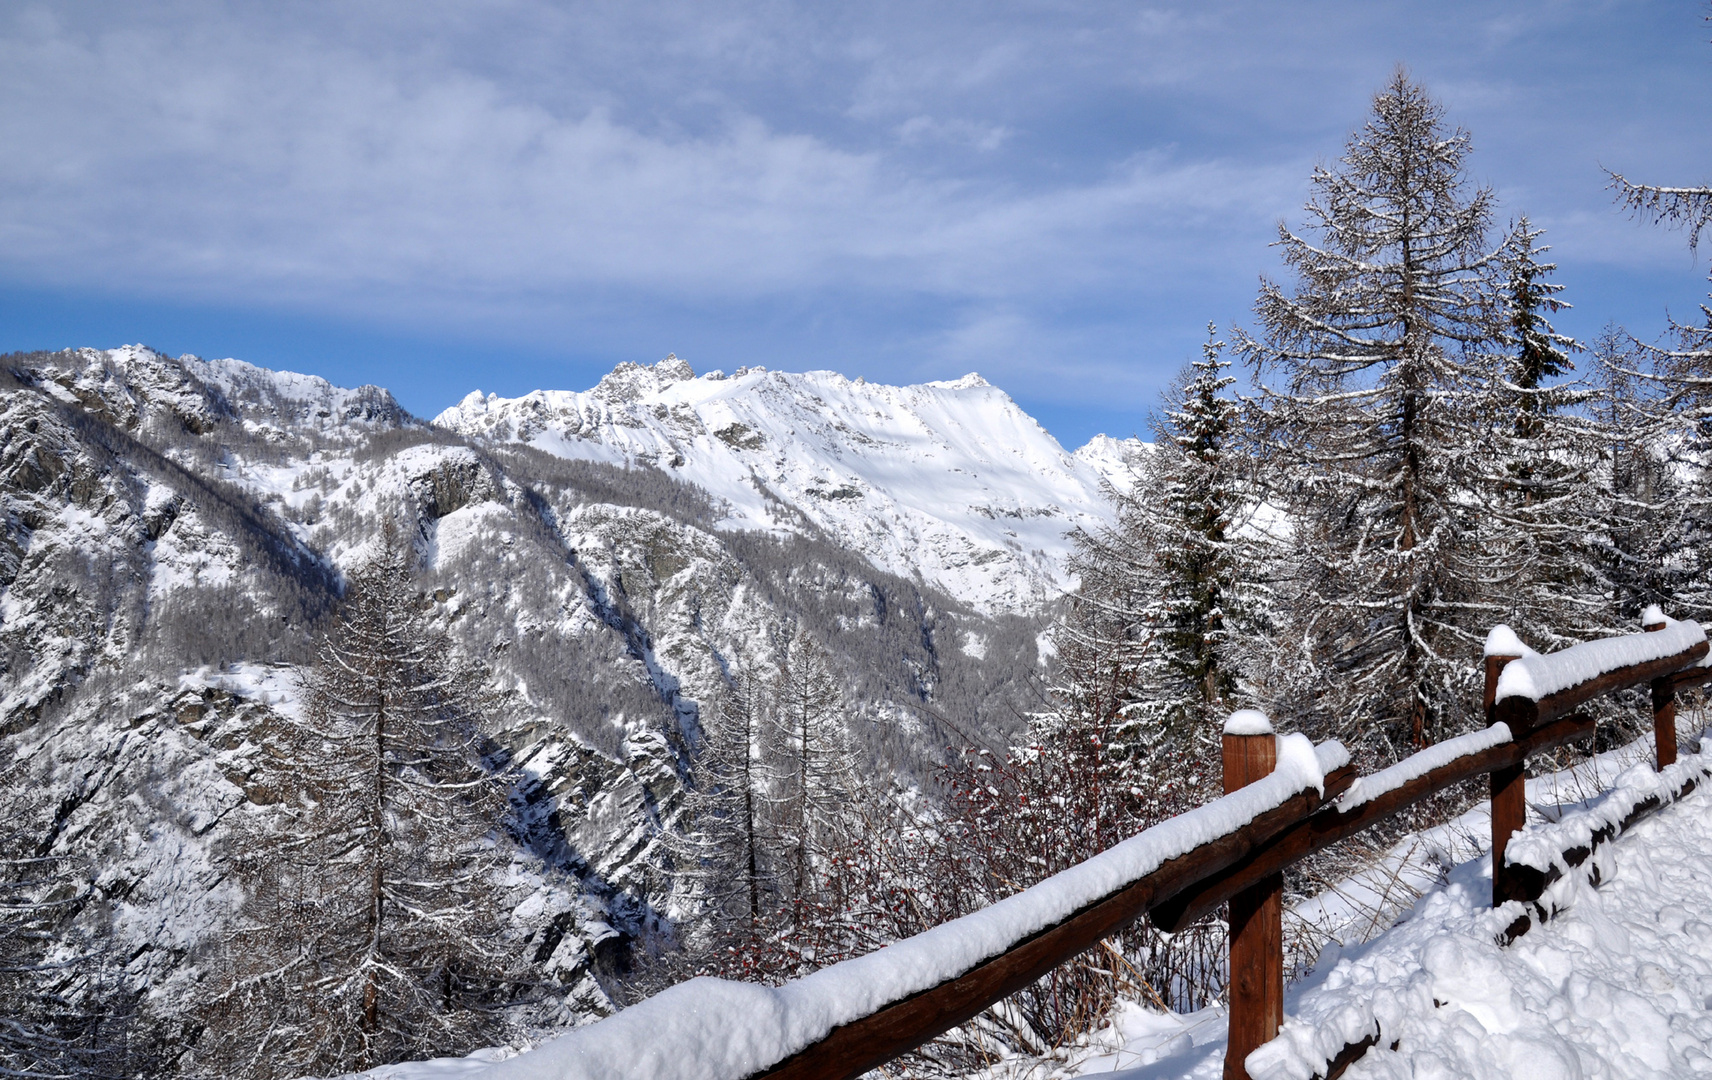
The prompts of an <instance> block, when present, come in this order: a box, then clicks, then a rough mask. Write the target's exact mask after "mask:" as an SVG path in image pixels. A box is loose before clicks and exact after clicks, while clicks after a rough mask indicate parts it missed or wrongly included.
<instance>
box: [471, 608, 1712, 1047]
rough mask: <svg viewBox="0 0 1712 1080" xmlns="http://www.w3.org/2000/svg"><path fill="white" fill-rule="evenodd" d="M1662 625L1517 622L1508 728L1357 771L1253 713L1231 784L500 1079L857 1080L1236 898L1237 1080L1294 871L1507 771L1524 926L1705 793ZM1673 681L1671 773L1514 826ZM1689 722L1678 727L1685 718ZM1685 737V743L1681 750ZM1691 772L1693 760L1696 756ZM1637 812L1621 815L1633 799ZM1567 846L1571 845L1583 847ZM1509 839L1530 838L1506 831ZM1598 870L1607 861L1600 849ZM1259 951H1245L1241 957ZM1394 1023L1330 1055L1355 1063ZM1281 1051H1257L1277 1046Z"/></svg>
mask: <svg viewBox="0 0 1712 1080" xmlns="http://www.w3.org/2000/svg"><path fill="white" fill-rule="evenodd" d="M1644 621H1645V623H1646V624H1647V632H1643V633H1640V634H1630V635H1625V636H1622V637H1617V638H1610V639H1606V640H1604V641H1595V642H1589V643H1587V644H1584V645H1577V646H1574V647H1572V648H1569V649H1565V650H1562V651H1561V652H1558V653H1553V654H1550V655H1544V656H1542V655H1540V654H1538V653H1535V652H1533V651H1532V650H1529V649H1528V648H1527V647H1526V646H1525V645H1523V644H1522V643H1521V641H1520V640H1519V639H1518V638H1517V637H1516V635H1515V634H1513V633H1511V632H1510V630H1509V629H1508V628H1506V627H1498V628H1496V629H1494V631H1493V633H1492V635H1491V636H1490V637H1489V638H1488V640H1487V647H1486V657H1485V665H1486V707H1487V713H1488V720H1489V722H1490V726H1489V727H1488V728H1486V729H1484V730H1482V731H1478V732H1474V733H1472V734H1469V735H1465V736H1462V737H1461V738H1458V739H1453V740H1450V741H1448V742H1445V743H1442V744H1440V745H1438V746H1433V747H1428V748H1427V749H1425V750H1423V751H1421V752H1420V753H1418V754H1415V755H1413V756H1411V757H1409V758H1407V759H1405V760H1404V761H1401V762H1399V763H1397V764H1396V765H1394V766H1392V767H1390V768H1388V769H1384V770H1381V771H1380V772H1377V773H1374V774H1372V775H1369V776H1365V777H1361V778H1359V779H1357V778H1356V777H1355V776H1354V775H1353V770H1352V769H1351V767H1350V766H1349V764H1348V760H1349V755H1348V754H1347V752H1346V751H1345V750H1344V748H1343V747H1342V746H1341V745H1340V744H1338V743H1335V742H1333V743H1324V744H1321V745H1319V746H1314V745H1312V744H1311V743H1309V741H1308V740H1307V738H1306V737H1304V736H1301V735H1284V736H1274V735H1273V734H1271V733H1270V726H1269V724H1267V723H1266V722H1265V718H1264V717H1260V716H1257V715H1256V714H1252V713H1246V712H1245V713H1243V714H1239V715H1237V716H1233V717H1232V722H1231V723H1230V724H1229V725H1227V727H1226V732H1225V737H1224V762H1225V784H1226V792H1227V793H1226V794H1225V795H1224V797H1222V798H1220V799H1216V800H1214V801H1213V802H1210V803H1208V804H1207V805H1205V806H1202V807H1198V808H1197V809H1195V810H1192V811H1189V812H1188V813H1186V814H1182V815H1179V816H1177V817H1174V818H1171V819H1169V820H1167V821H1164V822H1161V823H1160V824H1158V825H1156V826H1154V827H1153V828H1150V829H1148V830H1146V831H1144V832H1142V833H1139V834H1137V835H1136V836H1133V837H1130V838H1129V839H1128V840H1125V841H1123V842H1122V843H1119V844H1117V845H1116V846H1114V847H1112V848H1111V849H1109V850H1107V851H1105V852H1102V853H1101V854H1099V855H1096V856H1095V857H1093V858H1092V859H1089V860H1087V861H1086V862H1083V863H1080V864H1078V865H1077V866H1074V867H1072V868H1070V869H1069V870H1066V871H1064V872H1063V873H1060V874H1058V875H1055V876H1054V877H1051V878H1048V879H1047V880H1045V881H1043V882H1041V883H1039V884H1038V885H1035V886H1033V887H1032V888H1029V889H1025V890H1023V891H1022V892H1019V893H1017V894H1016V895H1014V896H1011V897H1007V898H1006V899H1004V900H1001V901H999V902H998V903H996V904H993V905H991V906H990V907H988V908H985V909H983V910H981V911H978V912H975V913H973V914H971V915H967V916H964V917H963V918H961V919H957V920H954V921H952V922H948V923H945V924H943V925H941V926H937V927H934V928H933V929H931V930H928V931H926V932H924V933H922V934H918V935H916V936H915V937H912V938H908V939H906V940H904V941H899V942H895V943H893V944H891V945H888V946H886V947H885V948H883V949H879V950H877V951H875V952H873V953H870V954H868V955H866V956H861V957H857V958H855V959H852V960H847V961H844V962H843V963H839V964H834V965H832V966H830V967H827V968H823V969H821V970H820V971H817V972H814V973H813V974H811V975H808V976H806V977H804V978H801V979H797V980H794V981H792V982H790V983H787V984H785V985H784V986H780V987H768V986H761V985H757V984H752V983H737V982H729V981H726V980H721V979H711V978H698V979H692V980H690V981H688V982H685V983H681V984H679V985H677V986H674V987H671V988H670V989H667V990H665V991H663V992H661V993H659V994H657V995H655V996H654V997H652V998H649V999H648V1000H646V1001H643V1002H641V1003H639V1004H637V1005H633V1006H631V1007H630V1008H627V1009H625V1010H623V1011H621V1012H619V1013H618V1014H616V1015H614V1016H612V1017H610V1018H608V1019H606V1020H603V1021H601V1022H599V1023H597V1024H593V1025H590V1026H588V1027H584V1028H579V1029H577V1030H575V1031H572V1032H569V1033H567V1034H565V1035H562V1036H560V1037H559V1038H557V1039H555V1040H553V1041H552V1042H549V1043H546V1044H545V1045H543V1046H541V1047H539V1048H538V1049H536V1050H533V1051H530V1052H528V1053H525V1054H521V1055H519V1056H517V1057H515V1058H512V1059H510V1060H509V1061H505V1062H501V1063H498V1064H496V1065H494V1066H493V1067H492V1068H491V1069H489V1070H486V1071H484V1073H483V1076H484V1077H489V1078H491V1080H610V1078H620V1077H644V1076H645V1077H651V1078H661V1080H761V1078H765V1080H795V1078H803V1080H807V1078H816V1080H823V1078H824V1080H848V1078H854V1077H856V1076H859V1075H861V1074H862V1073H864V1072H866V1071H868V1070H869V1069H872V1068H874V1067H875V1066H877V1065H880V1064H883V1063H884V1062H886V1061H889V1060H891V1059H892V1058H894V1057H897V1056H898V1055H900V1054H903V1053H906V1052H908V1051H909V1050H912V1049H915V1048H916V1047H918V1046H921V1045H922V1044H924V1043H926V1042H928V1041H929V1040H931V1039H933V1038H935V1037H936V1036H938V1035H940V1034H943V1033H944V1032H946V1031H948V1030H950V1029H951V1028H953V1027H956V1026H957V1025H958V1024H960V1023H963V1022H964V1021H966V1020H968V1019H970V1018H971V1017H973V1016H975V1015H976V1014H977V1013H979V1012H980V1011H981V1010H982V1009H985V1008H987V1007H988V1006H990V1005H992V1004H994V1003H995V1002H997V1001H999V1000H1001V999H1003V998H1004V997H1006V996H1008V995H1010V994H1012V993H1015V992H1016V991H1017V990H1020V989H1022V988H1023V987H1025V986H1027V985H1029V984H1030V983H1032V982H1034V981H1035V980H1036V979H1038V978H1040V977H1041V976H1042V975H1044V974H1046V973H1047V972H1048V971H1050V970H1051V969H1052V968H1054V967H1056V966H1057V965H1059V964H1061V963H1064V962H1065V961H1067V960H1070V959H1072V958H1073V957H1075V956H1076V955H1078V954H1079V953H1081V952H1083V951H1085V950H1086V949H1088V948H1090V947H1092V946H1093V945H1095V944H1096V943H1097V942H1098V941H1100V939H1102V938H1105V937H1108V936H1110V935H1111V934H1113V933H1115V932H1117V931H1118V930H1120V929H1122V928H1123V927H1124V926H1126V925H1128V924H1130V923H1132V922H1134V921H1135V920H1136V919H1138V918H1140V917H1142V916H1143V915H1148V916H1149V917H1150V918H1151V919H1152V921H1153V922H1154V923H1155V924H1156V925H1158V926H1159V927H1161V928H1162V929H1166V930H1175V929H1180V928H1181V927H1183V926H1185V925H1187V924H1188V923H1189V922H1192V921H1194V920H1195V919H1197V918H1199V917H1201V916H1203V915H1205V914H1207V913H1209V912H1211V911H1213V910H1215V909H1217V908H1218V906H1219V905H1220V904H1223V903H1226V902H1229V903H1230V905H1231V913H1232V914H1231V921H1232V932H1231V948H1232V951H1233V962H1232V965H1231V967H1232V981H1231V1009H1230V1011H1231V1038H1230V1042H1229V1045H1228V1048H1227V1056H1226V1071H1225V1075H1226V1076H1227V1077H1246V1076H1247V1075H1248V1072H1247V1070H1246V1067H1245V1064H1244V1063H1245V1061H1246V1060H1247V1057H1248V1055H1249V1053H1250V1052H1252V1051H1254V1050H1256V1049H1257V1048H1258V1047H1260V1046H1261V1045H1262V1044H1264V1043H1266V1042H1267V1041H1268V1040H1271V1039H1272V1038H1273V1037H1274V1036H1275V1035H1276V1034H1277V1032H1278V1030H1279V1025H1280V1023H1281V1021H1282V1002H1283V975H1282V933H1281V928H1280V927H1279V925H1278V919H1279V903H1278V900H1279V890H1280V889H1281V877H1280V874H1281V872H1282V871H1283V870H1284V869H1285V868H1286V867H1288V866H1290V865H1291V864H1293V863H1295V862H1297V861H1299V860H1301V859H1302V858H1304V857H1306V856H1308V855H1310V854H1312V853H1314V852H1316V851H1319V850H1321V849H1322V848H1325V847H1327V846H1329V845H1330V844H1333V843H1336V842H1338V841H1340V840H1343V839H1346V838H1348V837H1349V836H1352V835H1354V834H1355V833H1357V832H1360V831H1361V830H1362V829H1365V828H1368V827H1370V826H1372V825H1374V824H1376V823H1377V822H1379V821H1382V820H1384V819H1385V818H1386V817H1388V816H1390V815H1391V814H1394V813H1396V812H1397V811H1399V810H1402V809H1404V808H1405V807H1407V806H1409V805H1411V804H1413V803H1415V802H1417V801H1419V800H1421V799H1423V798H1426V797H1427V796H1429V795H1432V794H1434V793H1436V792H1439V791H1442V790H1444V789H1445V788H1447V787H1449V786H1451V785H1452V784H1456V783H1459V782H1461V781H1463V780H1467V779H1470V778H1472V777H1475V776H1479V775H1481V774H1482V773H1486V774H1489V775H1490V776H1491V778H1492V831H1493V859H1494V862H1493V875H1492V876H1493V901H1494V906H1500V905H1503V904H1513V905H1516V908H1515V910H1516V912H1517V915H1518V917H1517V920H1516V921H1515V922H1514V923H1512V924H1511V927H1510V931H1509V934H1510V936H1512V937H1513V936H1514V935H1515V934H1518V933H1524V932H1526V930H1527V928H1528V925H1530V922H1531V920H1532V919H1543V918H1546V917H1549V915H1550V913H1551V912H1550V911H1549V910H1548V909H1547V908H1546V907H1545V906H1543V905H1541V904H1539V903H1538V901H1539V900H1540V898H1541V897H1542V896H1544V895H1545V893H1546V890H1547V889H1548V888H1549V887H1550V886H1551V885H1552V883H1553V882H1554V881H1556V880H1558V879H1559V878H1561V877H1562V876H1564V875H1565V874H1566V873H1567V872H1569V871H1570V870H1572V869H1573V868H1575V867H1580V866H1582V865H1583V864H1584V863H1586V862H1587V860H1588V859H1589V857H1590V856H1591V855H1592V854H1593V852H1594V850H1595V849H1596V848H1597V847H1598V846H1599V845H1600V844H1601V843H1602V842H1605V841H1608V840H1610V839H1611V838H1613V837H1614V836H1616V835H1617V834H1618V833H1620V832H1621V831H1623V830H1624V829H1626V828H1627V827H1628V826H1629V825H1632V824H1633V823H1634V821H1636V820H1639V818H1640V817H1642V816H1645V815H1646V814H1648V813H1651V812H1652V811H1654V810H1656V809H1658V808H1659V807H1660V806H1662V805H1665V804H1666V803H1668V802H1670V801H1673V800H1674V799H1675V798H1677V797H1680V796H1681V795H1682V794H1685V793H1686V792H1687V791H1689V790H1692V789H1693V787H1694V785H1695V784H1696V783H1697V782H1698V780H1699V779H1700V777H1701V775H1702V774H1701V772H1700V771H1699V769H1698V763H1696V764H1697V767H1696V768H1695V769H1684V768H1671V765H1672V763H1673V762H1674V761H1675V757H1676V754H1675V710H1674V701H1675V693H1676V691H1677V690H1678V689H1681V688H1683V687H1686V686H1689V685H1699V684H1701V683H1704V682H1707V681H1712V666H1705V663H1704V662H1706V661H1707V660H1708V644H1707V640H1706V635H1705V633H1704V632H1703V631H1702V630H1701V628H1700V626H1699V625H1698V624H1695V623H1692V622H1674V621H1671V620H1668V619H1665V618H1664V617H1663V615H1662V613H1659V612H1657V611H1656V610H1649V611H1648V612H1647V616H1646V618H1645V620H1644ZM1641 684H1650V685H1651V687H1652V696H1653V705H1654V723H1655V730H1656V731H1657V733H1658V734H1657V744H1658V747H1659V763H1658V770H1659V775H1658V777H1657V778H1656V781H1655V782H1652V783H1650V784H1648V783H1643V782H1642V780H1641V778H1639V777H1629V776H1627V775H1626V777H1625V779H1624V781H1623V782H1622V783H1620V785H1619V788H1620V790H1622V791H1629V792H1634V793H1638V794H1636V795H1635V797H1634V798H1632V799H1631V798H1628V797H1626V796H1624V797H1620V798H1617V797H1615V796H1616V795H1617V792H1616V791H1614V792H1613V796H1614V798H1613V799H1611V800H1607V801H1608V802H1609V803H1610V805H1604V804H1601V806H1602V807H1603V809H1599V810H1597V812H1596V811H1595V810H1593V809H1590V810H1589V811H1587V812H1586V813H1585V814H1581V815H1577V816H1574V817H1572V818H1566V819H1564V820H1563V821H1561V822H1558V823H1556V824H1555V825H1553V826H1551V827H1550V828H1549V829H1548V830H1546V831H1542V832H1539V833H1537V834H1535V835H1530V836H1529V837H1528V838H1527V839H1526V840H1525V841H1523V842H1521V843H1518V844H1516V845H1514V846H1512V845H1510V839H1511V836H1512V834H1514V833H1517V832H1520V830H1521V828H1522V825H1523V821H1524V812H1525V804H1524V802H1523V798H1522V793H1523V782H1522V770H1523V766H1524V764H1525V762H1526V761H1527V759H1528V758H1529V757H1530V756H1531V755H1533V754H1537V753H1539V752H1540V751H1542V750H1545V749H1549V748H1551V747H1554V746H1559V745H1562V744H1564V743H1568V742H1574V741H1578V740H1581V739H1585V738H1587V737H1589V736H1591V735H1592V734H1593V731H1594V724H1593V721H1591V720H1589V719H1585V718H1583V717H1580V716H1577V715H1573V713H1574V710H1575V708H1576V707H1577V706H1579V705H1581V704H1583V703H1585V702H1587V701H1590V700H1592V699H1593V698H1595V697H1597V696H1599V695H1601V694H1604V693H1608V692H1610V691H1613V690H1619V689H1624V688H1627V687H1631V686H1637V685H1641ZM1667 725H1668V728H1669V734H1668V737H1667V734H1666V730H1665V729H1666V727H1667ZM1667 743H1668V752H1667ZM1679 773H1680V775H1678V774H1679ZM1612 815H1616V816H1614V817H1613V816H1612ZM1564 844H1569V845H1571V846H1570V847H1568V848H1564V847H1562V845H1564ZM1507 848H1509V851H1508V857H1507V851H1506V849H1507ZM1593 865H1594V868H1596V867H1597V865H1598V864H1597V862H1595V863H1594V864H1593ZM1239 956H1240V957H1241V962H1240V963H1239V962H1238V957H1239ZM1371 1043H1372V1038H1368V1039H1364V1040H1362V1041H1361V1042H1359V1043H1356V1044H1353V1045H1351V1046H1346V1047H1344V1048H1343V1049H1342V1050H1341V1051H1339V1052H1337V1053H1336V1054H1331V1055H1329V1056H1328V1057H1327V1060H1326V1063H1325V1066H1324V1068H1323V1069H1321V1070H1319V1075H1322V1076H1327V1077H1331V1076H1335V1075H1337V1074H1338V1073H1340V1072H1341V1071H1342V1068H1343V1067H1344V1066H1346V1065H1347V1064H1348V1063H1349V1062H1351V1061H1353V1060H1354V1059H1355V1058H1356V1057H1359V1056H1360V1054H1361V1052H1362V1051H1364V1050H1365V1048H1366V1047H1367V1046H1368V1045H1371ZM1258 1060H1259V1059H1257V1061H1258Z"/></svg>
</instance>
